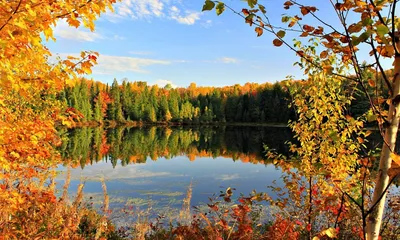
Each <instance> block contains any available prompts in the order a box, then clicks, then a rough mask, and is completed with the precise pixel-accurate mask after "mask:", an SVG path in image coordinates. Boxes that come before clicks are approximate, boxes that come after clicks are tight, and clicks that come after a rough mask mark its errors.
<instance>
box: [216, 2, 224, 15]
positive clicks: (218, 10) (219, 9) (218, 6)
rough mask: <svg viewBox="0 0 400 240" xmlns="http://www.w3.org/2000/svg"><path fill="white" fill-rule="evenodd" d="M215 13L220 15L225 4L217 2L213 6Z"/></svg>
mask: <svg viewBox="0 0 400 240" xmlns="http://www.w3.org/2000/svg"><path fill="white" fill-rule="evenodd" d="M215 11H216V12H217V15H221V13H223V12H224V11H225V4H224V3H222V2H218V4H217V7H216V8H215Z"/></svg>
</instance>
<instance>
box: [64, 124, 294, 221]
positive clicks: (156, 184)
mask: <svg viewBox="0 0 400 240" xmlns="http://www.w3.org/2000/svg"><path fill="white" fill-rule="evenodd" d="M64 136H65V141H64V144H63V146H62V147H61V149H60V150H61V152H62V155H63V159H64V161H65V162H66V164H65V165H68V164H70V165H72V166H73V167H74V168H72V170H71V186H70V193H74V192H75V191H76V187H77V185H78V184H79V183H80V182H82V181H83V182H85V190H84V192H85V196H86V197H87V198H89V197H90V198H92V199H91V200H90V201H92V202H93V203H94V204H95V205H97V204H100V203H101V202H102V189H101V183H100V181H99V180H100V178H104V179H105V180H106V184H107V192H108V194H109V196H110V208H111V209H112V210H113V212H114V214H116V215H118V212H119V211H120V210H121V209H123V208H129V209H138V208H139V209H142V210H145V209H147V208H149V207H151V208H152V209H153V210H154V211H158V212H162V211H167V212H168V213H170V214H172V213H174V212H177V211H179V210H180V209H181V208H182V200H183V199H184V198H185V196H186V192H187V189H188V186H189V185H190V184H192V196H191V202H190V204H191V205H195V206H199V205H204V204H205V203H207V202H209V198H210V197H213V195H215V194H217V195H218V193H219V192H220V191H224V190H225V189H226V188H227V187H233V188H235V189H236V191H235V192H236V196H238V195H239V193H242V194H245V195H247V194H249V193H250V192H251V191H253V190H256V191H258V192H260V191H263V192H269V188H268V186H270V185H272V183H273V181H274V180H278V181H279V177H280V174H281V171H280V170H279V169H277V168H276V167H275V166H274V165H273V164H272V163H271V162H270V161H269V160H268V159H265V157H264V155H265V154H264V152H263V150H264V144H266V145H268V146H269V148H273V149H276V151H278V152H280V153H283V154H286V153H287V147H286V145H285V141H287V140H289V139H290V137H291V135H290V130H289V129H287V128H272V127H236V126H235V127H232V126H223V127H221V126H218V127H197V128H188V127H174V128H165V127H164V128H160V127H148V128H117V129H109V130H105V129H101V128H81V129H75V130H73V131H71V132H66V133H64ZM67 163H68V164H67ZM59 169H60V170H61V171H63V173H64V174H61V175H60V177H59V182H60V184H59V186H60V185H61V184H62V183H63V181H64V179H65V172H66V167H65V166H62V167H60V168H59Z"/></svg>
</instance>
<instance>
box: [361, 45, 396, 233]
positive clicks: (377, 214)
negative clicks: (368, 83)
mask: <svg viewBox="0 0 400 240" xmlns="http://www.w3.org/2000/svg"><path fill="white" fill-rule="evenodd" d="M399 46H400V44H399V39H396V47H397V49H398V50H400V47H399ZM393 65H394V77H393V82H392V89H393V95H392V101H391V103H390V106H389V116H388V121H389V123H390V125H389V127H388V128H387V129H386V131H385V136H384V138H385V142H386V143H385V142H384V143H383V147H382V152H381V158H380V162H379V172H378V176H377V179H376V182H375V189H374V195H373V198H372V203H371V207H372V206H373V205H374V204H375V203H376V202H378V201H379V202H378V203H377V204H376V206H375V208H374V210H373V211H372V212H371V214H370V215H369V216H368V217H367V239H368V240H377V239H378V237H379V231H380V228H381V225H382V216H383V212H384V210H385V202H386V192H384V191H385V189H386V187H387V185H388V184H389V176H388V170H389V169H390V166H391V164H392V158H391V157H390V154H391V153H392V152H393V151H394V149H395V146H396V138H397V132H398V128H399V119H400V56H398V55H396V56H395V59H394V63H393ZM381 196H382V197H381Z"/></svg>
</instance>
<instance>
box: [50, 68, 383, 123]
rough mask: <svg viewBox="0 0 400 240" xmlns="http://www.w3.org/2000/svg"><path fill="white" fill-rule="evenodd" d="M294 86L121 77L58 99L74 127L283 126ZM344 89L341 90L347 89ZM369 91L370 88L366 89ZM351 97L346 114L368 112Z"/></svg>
mask: <svg viewBox="0 0 400 240" xmlns="http://www.w3.org/2000/svg"><path fill="white" fill-rule="evenodd" d="M372 77H374V76H372ZM298 82H299V81H293V80H285V81H280V82H276V83H274V84H271V83H265V84H257V83H246V84H244V85H243V86H241V85H240V84H236V85H233V86H226V87H219V88H218V87H197V86H196V84H195V83H191V84H190V85H189V86H188V87H187V88H172V87H171V86H170V85H167V86H164V87H159V86H158V85H153V86H149V85H147V83H146V82H130V81H128V80H126V79H124V80H123V81H122V84H119V83H118V81H117V80H116V79H114V81H113V83H112V85H111V86H108V84H104V83H101V82H97V81H93V80H86V79H80V80H79V81H76V82H74V84H71V85H69V86H66V87H65V88H64V90H63V92H61V93H60V94H59V95H58V99H59V100H61V101H62V102H64V103H65V104H66V105H67V106H69V107H71V109H74V111H76V112H77V113H79V114H80V115H81V118H80V119H79V123H77V124H78V125H85V124H86V125H102V124H104V123H106V124H111V125H115V124H116V123H118V124H120V125H121V124H122V125H124V124H125V125H126V124H128V125H129V124H131V125H132V124H139V125H140V124H143V123H150V124H161V125H163V124H167V123H170V124H171V123H172V124H206V123H256V124H260V123H262V124H286V123H287V122H288V121H289V120H295V119H296V112H295V111H294V108H293V107H291V106H290V103H291V102H292V96H291V94H290V91H291V89H292V88H296V87H297V85H299V83H298ZM377 82H382V79H380V80H379V79H378V80H377ZM344 86H345V87H343V90H344V91H349V90H350V89H351V87H350V86H347V87H346V85H344ZM346 88H347V89H346ZM373 90H374V89H373V88H371V87H369V91H373ZM352 98H353V101H352V102H351V103H350V104H349V106H348V114H349V115H352V116H360V115H362V114H364V113H365V112H367V111H368V109H369V101H368V99H367V98H366V97H365V96H364V95H363V94H361V93H360V92H355V93H354V94H353V96H352Z"/></svg>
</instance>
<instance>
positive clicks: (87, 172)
mask: <svg viewBox="0 0 400 240" xmlns="http://www.w3.org/2000/svg"><path fill="white" fill-rule="evenodd" d="M60 170H62V171H63V172H62V174H60V175H59V176H58V178H59V179H65V176H66V169H64V168H62V169H60ZM162 176H165V177H166V176H176V175H175V174H172V173H170V172H165V171H160V172H153V171H150V170H147V169H145V166H144V165H134V164H132V165H128V166H124V167H122V166H120V165H117V166H116V167H115V168H113V167H112V165H111V164H110V163H109V162H107V163H106V162H101V163H97V164H94V165H92V166H90V167H86V168H84V169H71V179H72V180H79V179H82V178H83V179H86V180H98V179H100V178H101V177H104V178H105V179H106V180H115V179H134V178H152V177H162Z"/></svg>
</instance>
